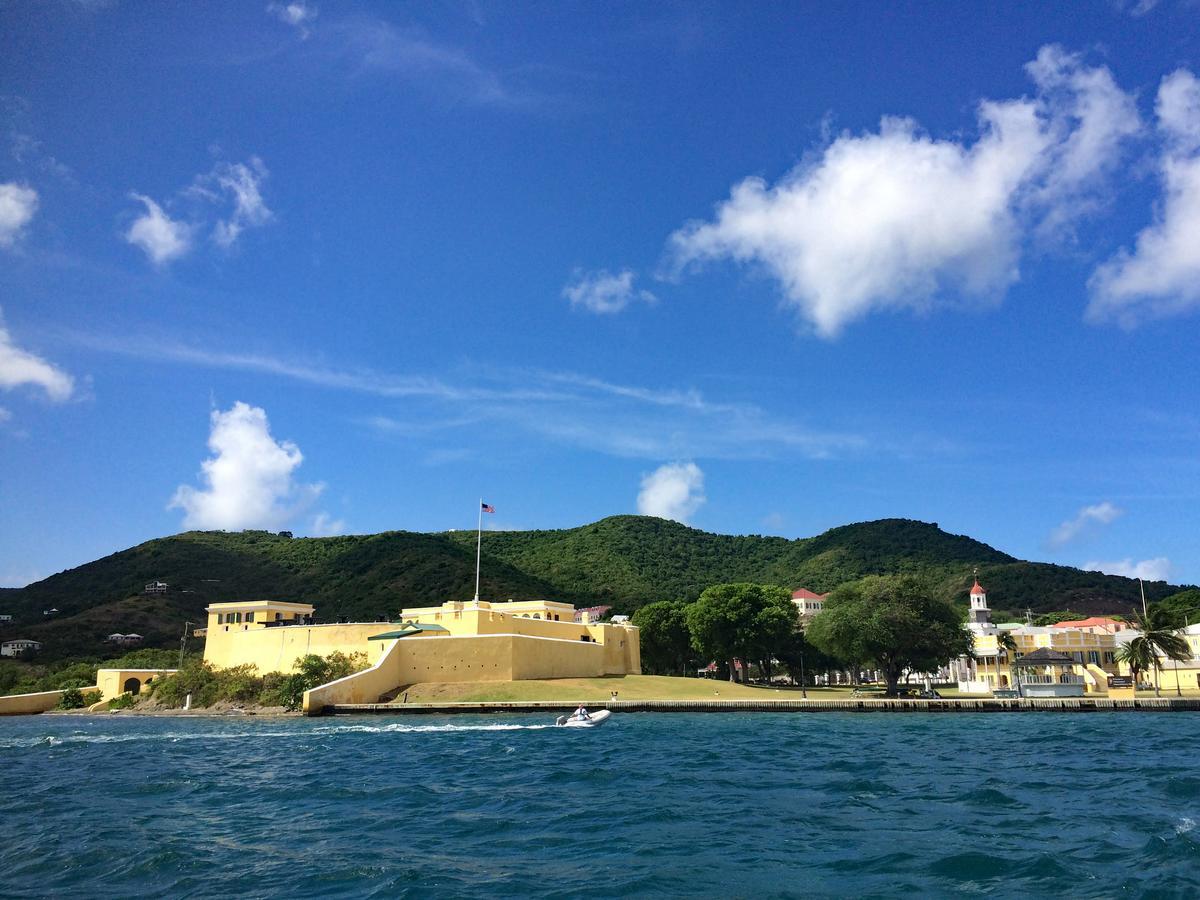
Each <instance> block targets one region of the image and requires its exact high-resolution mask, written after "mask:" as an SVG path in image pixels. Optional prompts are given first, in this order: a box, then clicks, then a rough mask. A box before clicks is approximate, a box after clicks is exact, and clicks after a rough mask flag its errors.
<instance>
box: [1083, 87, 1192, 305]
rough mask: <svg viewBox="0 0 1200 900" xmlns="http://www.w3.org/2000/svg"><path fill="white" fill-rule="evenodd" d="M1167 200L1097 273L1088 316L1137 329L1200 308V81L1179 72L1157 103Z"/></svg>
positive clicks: (1092, 288) (1163, 180)
mask: <svg viewBox="0 0 1200 900" xmlns="http://www.w3.org/2000/svg"><path fill="white" fill-rule="evenodd" d="M1155 112H1156V115H1157V117H1158V129H1159V131H1160V133H1161V135H1162V137H1163V141H1164V149H1163V152H1162V157H1161V159H1160V163H1159V165H1160V169H1161V177H1162V182H1163V190H1164V194H1165V196H1164V198H1163V201H1162V205H1161V208H1160V209H1159V211H1158V213H1157V215H1156V216H1155V221H1154V223H1153V224H1151V225H1150V226H1148V227H1146V228H1145V229H1143V230H1142V231H1141V232H1140V233H1139V234H1138V236H1137V238H1136V241H1135V245H1134V249H1133V252H1132V253H1131V252H1130V251H1129V250H1127V249H1122V250H1121V251H1120V252H1119V253H1118V254H1117V255H1116V256H1114V257H1113V258H1112V259H1111V260H1109V261H1108V262H1106V263H1105V264H1104V265H1102V266H1100V267H1099V268H1098V269H1097V270H1096V272H1095V274H1094V275H1093V276H1092V279H1091V282H1090V285H1089V286H1090V288H1091V292H1092V299H1091V303H1090V304H1089V305H1088V318H1089V319H1090V320H1092V321H1095V322H1101V321H1116V322H1117V323H1119V324H1120V325H1122V326H1124V327H1126V328H1132V327H1133V326H1135V325H1137V324H1138V322H1140V321H1141V320H1143V319H1147V318H1159V317H1163V316H1169V315H1174V314H1179V313H1184V312H1188V311H1191V310H1194V309H1196V308H1197V307H1200V240H1197V238H1196V236H1197V234H1200V152H1198V150H1200V80H1197V78H1196V76H1195V75H1193V74H1192V73H1191V72H1189V71H1187V70H1185V69H1180V70H1179V71H1176V72H1173V73H1172V74H1171V75H1168V76H1167V77H1166V78H1164V79H1163V82H1162V84H1161V85H1160V86H1159V90H1158V101H1157V103H1156V105H1155Z"/></svg>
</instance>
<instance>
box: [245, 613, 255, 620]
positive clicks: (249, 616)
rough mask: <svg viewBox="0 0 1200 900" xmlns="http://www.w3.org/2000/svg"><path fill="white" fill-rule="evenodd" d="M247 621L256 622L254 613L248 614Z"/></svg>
mask: <svg viewBox="0 0 1200 900" xmlns="http://www.w3.org/2000/svg"><path fill="white" fill-rule="evenodd" d="M246 621H247V622H253V621H254V613H252V612H248V613H246Z"/></svg>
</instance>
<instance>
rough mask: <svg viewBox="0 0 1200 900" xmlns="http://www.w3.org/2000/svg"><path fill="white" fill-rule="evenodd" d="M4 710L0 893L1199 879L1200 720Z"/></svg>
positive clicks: (356, 892)
mask: <svg viewBox="0 0 1200 900" xmlns="http://www.w3.org/2000/svg"><path fill="white" fill-rule="evenodd" d="M547 722H549V717H544V718H542V717H538V718H535V717H531V716H526V715H522V716H508V717H497V716H491V717H482V716H479V717H477V716H470V717H467V716H455V717H449V718H442V717H438V718H426V717H415V716H410V717H404V718H401V719H393V718H379V717H371V718H354V719H348V718H337V719H315V720H314V719H286V720H269V719H255V718H246V719H228V718H203V717H197V718H171V719H161V718H158V719H156V718H135V717H118V716H108V717H97V718H81V717H49V716H38V717H27V718H19V719H6V720H0V825H2V828H3V832H2V835H0V844H2V850H0V895H2V896H5V897H14V896H16V897H43V896H54V897H69V896H78V897H122V898H125V897H152V896H153V897H158V896H168V897H229V896H235V895H247V896H255V897H337V896H345V897H390V896H428V897H434V896H438V897H441V896H462V897H493V896H501V897H525V896H555V897H571V896H605V897H625V896H680V897H756V898H757V897H786V896H847V895H851V896H864V895H869V896H894V895H897V894H903V895H910V896H918V895H919V896H960V895H968V894H972V895H986V896H1011V897H1017V896H1021V897H1025V896H1047V897H1049V896H1070V897H1137V896H1156V897H1157V896H1177V897H1196V896H1200V829H1197V828H1196V825H1197V823H1198V822H1200V771H1198V770H1197V767H1196V754H1197V747H1198V746H1200V743H1198V741H1197V738H1198V737H1200V716H1195V715H1191V714H1185V713H1175V714H1143V713H1084V714H1054V713H1022V714H918V713H914V714H907V715H906V714H844V715H843V714H793V715H787V714H757V715H755V714H745V715H742V714H732V713H728V714H710V715H701V714H697V715H662V714H657V715H656V714H626V715H617V716H614V718H613V719H612V721H611V722H609V724H607V725H605V726H604V727H603V728H599V729H590V730H588V729H554V728H550V727H545V724H546V723H547Z"/></svg>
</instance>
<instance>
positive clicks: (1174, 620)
mask: <svg viewBox="0 0 1200 900" xmlns="http://www.w3.org/2000/svg"><path fill="white" fill-rule="evenodd" d="M1155 610H1159V611H1160V613H1159V614H1160V615H1161V616H1163V617H1164V619H1165V621H1166V623H1168V624H1170V626H1171V627H1172V628H1186V627H1187V626H1188V625H1190V624H1192V623H1193V622H1200V588H1191V589H1189V590H1186V591H1180V592H1179V593H1177V594H1172V595H1171V596H1170V597H1164V598H1163V599H1162V600H1159V601H1158V602H1157V603H1151V604H1150V612H1151V613H1153V612H1154V611H1155Z"/></svg>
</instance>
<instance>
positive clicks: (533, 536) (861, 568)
mask: <svg viewBox="0 0 1200 900" xmlns="http://www.w3.org/2000/svg"><path fill="white" fill-rule="evenodd" d="M483 547H484V553H483V556H484V565H483V584H482V589H481V594H482V596H484V597H488V598H495V599H508V598H516V599H531V598H554V599H561V600H566V601H568V602H572V603H575V604H576V605H589V606H590V605H596V604H605V605H612V606H613V607H614V608H615V609H616V610H618V611H625V612H632V611H633V610H634V609H636V608H638V607H639V606H641V605H643V604H644V603H648V602H651V601H654V600H661V599H669V598H684V599H690V598H694V597H696V596H697V595H699V593H700V592H701V591H702V590H703V589H704V588H706V587H707V586H708V585H710V584H714V583H718V582H723V581H763V582H770V583H776V584H781V585H784V586H786V587H789V588H796V587H808V588H810V589H812V590H816V591H828V590H831V589H832V588H834V587H836V586H837V585H838V584H841V583H842V582H844V581H847V580H851V579H854V578H859V577H861V576H863V575H869V574H883V573H889V572H911V573H919V574H924V575H925V576H927V577H929V578H930V579H931V580H932V582H933V583H934V584H936V585H937V588H938V590H939V592H940V593H941V594H942V595H943V596H945V597H946V598H948V599H954V600H957V601H965V599H966V594H967V589H968V588H969V586H970V574H971V571H972V569H974V568H976V567H978V569H979V573H980V578H981V580H982V581H983V583H984V584H985V585H986V586H987V588H988V591H989V600H990V603H991V605H992V606H993V608H1001V609H1006V610H1023V609H1025V608H1026V607H1028V608H1031V609H1033V610H1034V611H1035V612H1041V611H1047V610H1055V609H1074V610H1078V611H1080V612H1084V613H1097V612H1128V610H1129V608H1130V607H1131V606H1132V605H1133V604H1134V603H1136V602H1137V601H1138V587H1137V582H1136V581H1132V580H1130V579H1127V578H1119V577H1114V576H1108V575H1102V574H1100V573H1096V572H1082V571H1080V570H1078V569H1072V568H1069V567H1065V566H1053V565H1047V564H1044V563H1029V562H1022V561H1021V560H1018V559H1015V558H1014V557H1012V556H1009V555H1008V554H1005V553H1002V552H1001V551H999V550H996V549H995V548H993V547H989V546H988V545H986V544H983V543H980V542H979V541H976V540H973V539H972V538H969V537H965V536H961V535H953V534H948V533H946V532H944V531H942V530H941V529H939V528H938V527H937V525H933V524H928V523H925V522H916V521H912V520H908V519H882V520H879V521H875V522H863V523H859V524H855V525H846V526H843V527H841V528H834V529H832V530H830V531H827V532H825V533H824V534H821V535H818V536H817V537H813V538H806V539H802V540H787V539H785V538H778V537H761V536H757V535H721V534H710V533H708V532H703V531H697V530H696V529H693V528H688V527H687V526H685V525H680V524H679V523H677V522H671V521H667V520H664V519H655V518H649V517H645V516H614V517H612V518H608V519H602V520H601V521H599V522H594V523H592V524H590V525H584V526H581V527H579V528H569V529H563V530H558V531H509V532H489V533H488V534H486V535H484V541H483ZM474 566H475V534H474V533H473V532H448V533H442V534H421V533H415V532H405V531H392V532H384V533H382V534H373V535H347V536H342V537H330V538H289V537H286V536H283V535H276V534H271V533H268V532H263V531H245V532H236V533H227V532H211V531H210V532H195V531H193V532H186V533H184V534H178V535H174V536H172V537H166V538H160V539H157V540H153V541H147V542H146V543H144V544H140V545H139V546H137V547H132V548H130V549H128V550H123V551H121V552H119V553H114V554H112V555H111V556H106V557H104V558H103V559H99V560H96V561H95V562H91V563H87V564H85V565H82V566H79V567H78V568H75V569H71V570H69V571H66V572H61V573H59V574H57V575H54V576H51V577H50V578H47V579H45V580H44V581H40V582H37V583H36V584H32V585H29V586H28V587H26V588H22V589H20V590H9V591H4V592H3V593H2V594H0V605H2V606H3V609H0V613H7V614H10V615H13V616H14V619H15V621H14V623H13V625H11V626H8V627H7V628H5V630H4V632H3V637H4V638H10V637H31V638H34V639H36V640H41V641H43V642H44V643H45V644H46V648H45V651H44V653H43V656H42V658H43V659H44V660H52V659H61V658H66V657H76V656H98V655H102V654H103V653H104V650H105V648H104V645H103V643H102V639H103V637H104V636H105V635H106V634H109V633H111V632H122V633H128V632H131V631H134V632H137V633H138V634H142V635H144V636H145V637H146V645H147V646H161V647H171V646H177V645H178V640H179V636H180V634H181V633H182V628H183V622H184V621H191V622H199V621H201V620H202V617H203V615H204V613H203V610H204V607H205V606H206V605H207V604H208V603H210V602H215V601H224V600H244V599H251V598H254V599H281V600H282V599H286V600H297V601H303V602H308V603H312V604H314V605H315V606H316V607H317V613H318V616H319V617H320V618H321V619H322V620H324V621H336V620H337V619H338V618H342V617H346V618H351V619H358V620H362V619H373V618H375V617H377V616H388V617H391V616H393V615H394V614H395V613H396V612H397V611H398V610H399V609H401V608H403V607H406V606H407V607H412V606H427V605H433V604H438V603H441V602H443V601H445V600H447V599H469V598H470V597H471V596H472V595H473V594H474ZM154 580H161V581H165V582H167V583H168V584H169V585H170V591H169V592H168V593H167V594H166V595H158V596H147V595H144V594H142V593H141V591H142V588H143V586H144V585H145V584H146V583H148V582H150V581H154ZM1175 590H1178V588H1174V587H1171V586H1169V585H1167V584H1165V583H1162V582H1158V583H1154V584H1147V585H1146V593H1147V597H1148V598H1149V599H1151V600H1153V599H1157V598H1161V597H1163V596H1167V595H1168V594H1170V593H1173V592H1174V591H1175ZM50 609H58V610H59V612H58V614H57V615H56V616H54V617H52V618H46V617H44V616H43V611H45V610H50Z"/></svg>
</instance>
